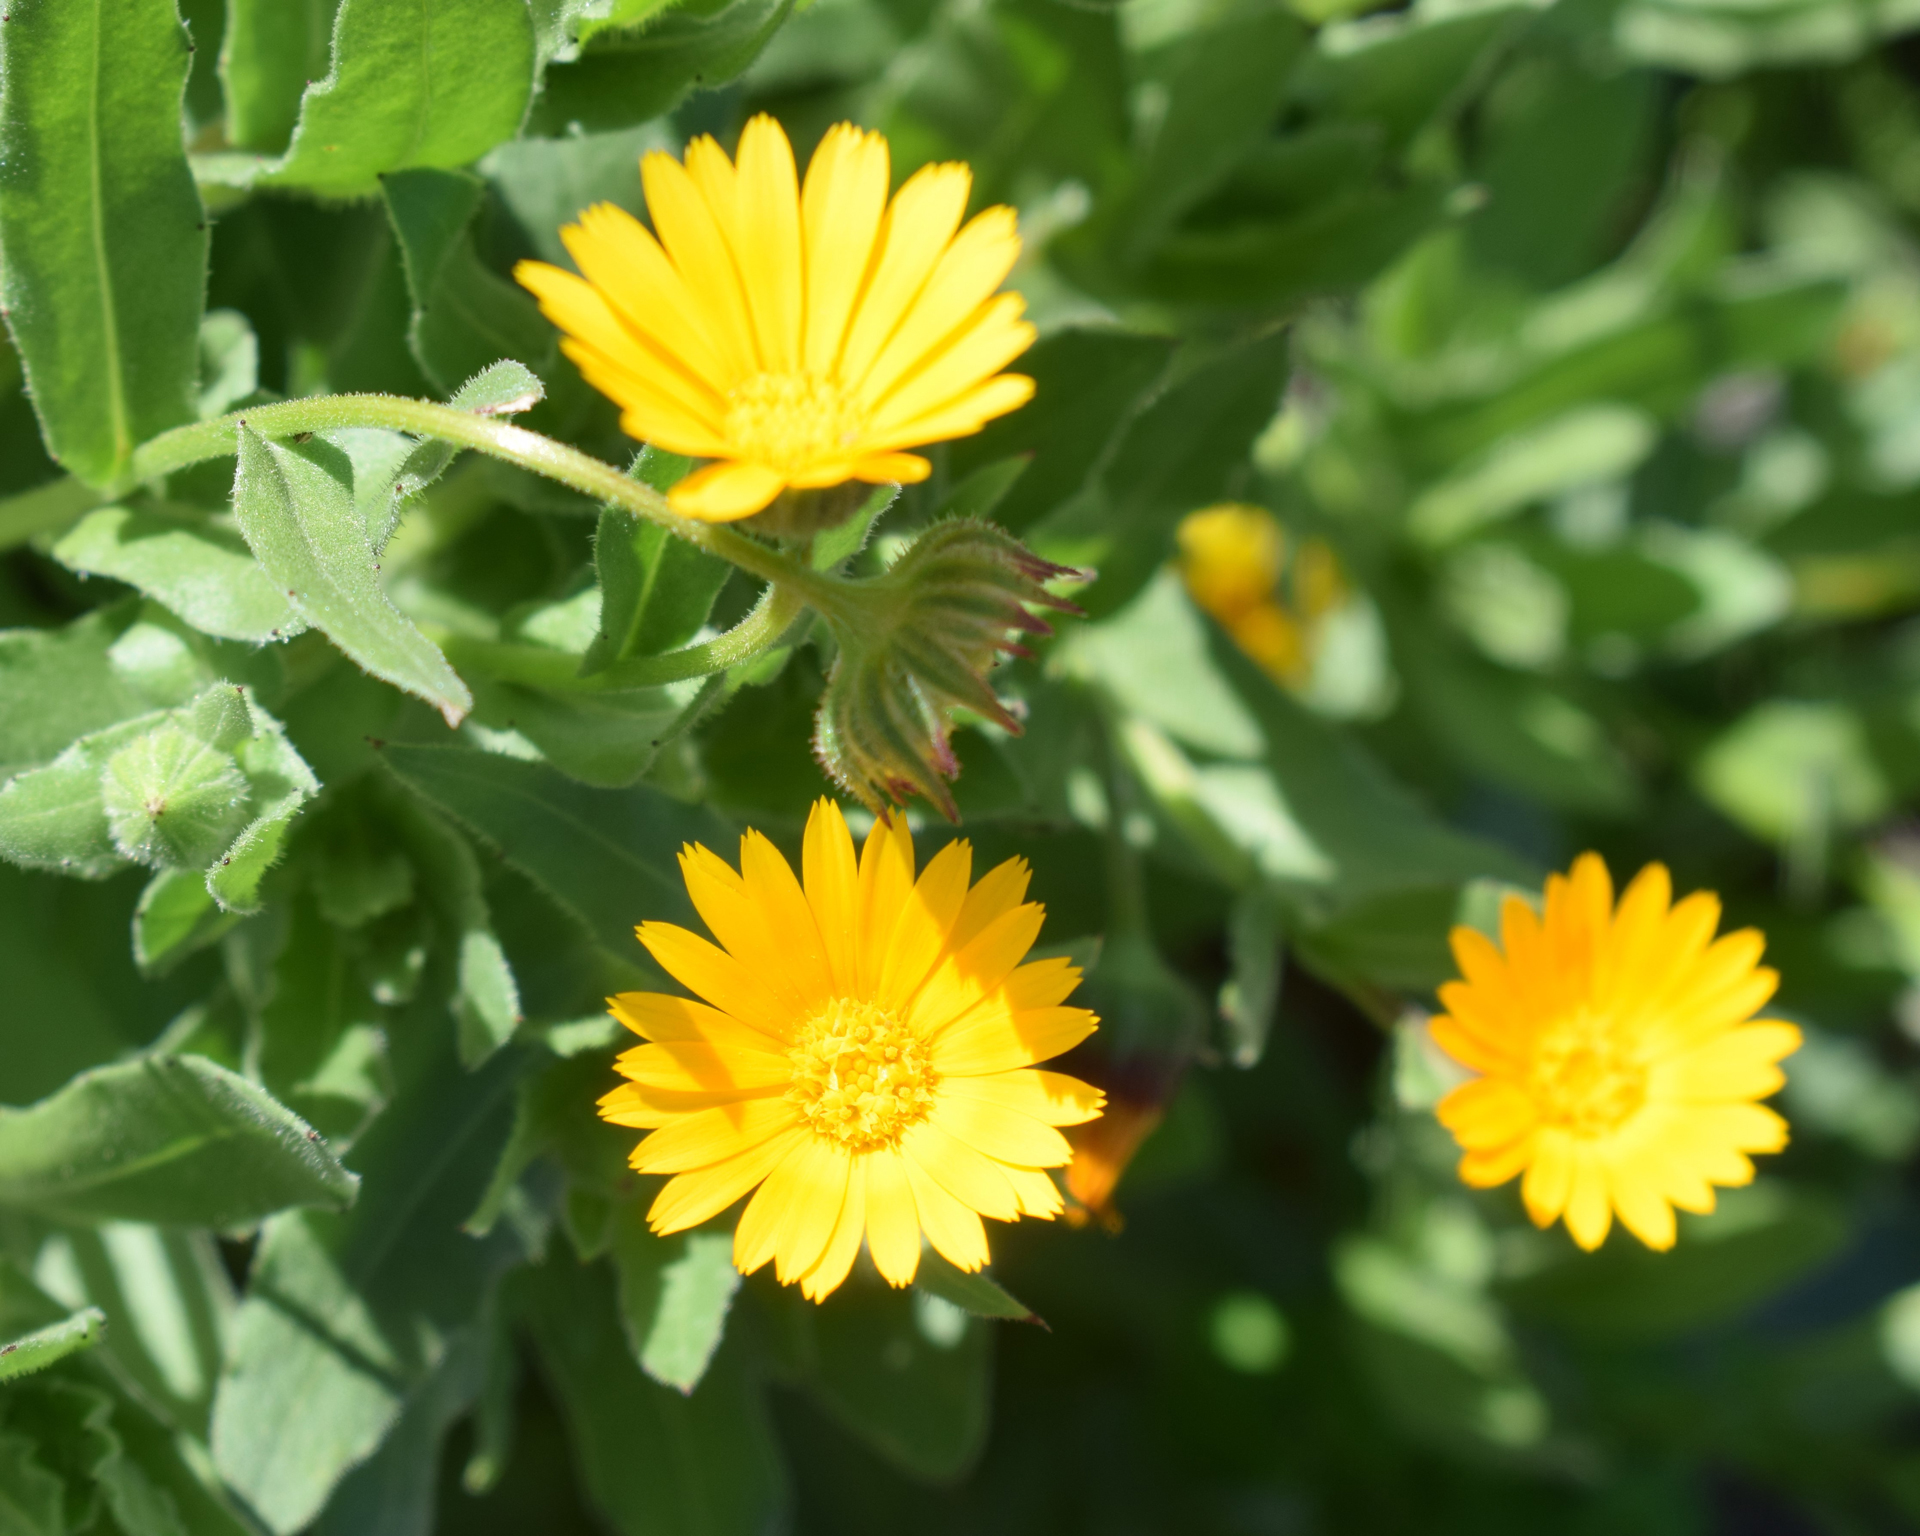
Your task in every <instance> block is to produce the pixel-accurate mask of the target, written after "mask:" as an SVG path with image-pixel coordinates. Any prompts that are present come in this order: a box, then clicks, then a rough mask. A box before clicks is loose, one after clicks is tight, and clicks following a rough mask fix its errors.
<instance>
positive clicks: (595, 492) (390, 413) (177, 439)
mask: <svg viewBox="0 0 1920 1536" xmlns="http://www.w3.org/2000/svg"><path fill="white" fill-rule="evenodd" d="M243 421H244V422H245V423H246V424H247V425H248V426H249V427H251V428H252V429H253V430H254V431H256V432H258V433H261V434H262V435H263V436H267V437H292V436H294V435H296V434H298V433H302V432H322V431H326V430H328V429H330V428H333V427H387V428H390V429H392V430H394V431H399V432H408V433H411V434H413V435H414V436H416V437H432V438H438V439H439V440H440V441H441V442H444V443H453V444H455V445H456V446H458V447H461V448H472V449H474V450H475V451H476V452H479V453H484V454H488V455H490V456H491V457H493V458H496V459H504V460H506V462H508V463H509V464H518V465H520V466H521V468H523V469H529V470H532V471H533V472H534V473H535V474H537V475H544V476H546V477H547V478H548V479H549V480H557V481H558V482H559V483H560V484H562V485H566V486H571V487H572V488H573V489H574V490H576V491H580V492H582V493H583V494H585V495H587V496H591V497H593V498H594V499H595V500H596V501H605V502H612V503H613V504H614V505H616V506H620V507H624V508H626V509H627V510H628V511H630V512H632V513H634V514H635V515H636V516H638V517H644V518H646V519H647V520H648V521H649V522H654V523H659V524H660V525H661V526H662V527H663V528H666V529H667V530H668V531H669V532H671V533H673V534H674V535H676V536H677V537H679V538H682V539H685V540H686V541H687V542H688V543H689V544H693V545H696V546H698V547H699V548H701V549H704V550H706V551H707V553H709V554H712V555H718V556H719V557H720V558H721V559H722V560H726V561H729V562H731V563H732V564H734V565H737V566H739V567H740V568H741V569H742V570H743V571H747V572H748V573H750V574H752V575H754V576H758V577H759V578H760V579H761V580H763V581H768V582H772V583H774V584H776V585H778V586H781V587H785V588H788V589H789V590H791V591H794V592H797V593H798V594H799V595H800V596H801V597H802V598H803V599H804V600H805V601H807V602H809V603H811V604H813V605H814V606H816V607H819V606H822V605H823V604H830V603H831V602H832V594H833V591H834V589H835V588H836V587H837V586H838V585H839V582H838V581H837V580H836V578H834V577H831V576H826V575H823V574H822V573H820V572H817V571H813V570H810V569H808V568H807V566H805V565H803V564H802V563H800V562H799V561H797V560H793V559H790V558H789V557H788V556H786V555H784V554H782V553H781V552H780V551H779V550H777V549H770V548H768V547H767V546H766V545H765V544H762V543H760V542H759V541H757V540H755V539H751V538H748V537H747V536H746V535H745V534H743V533H741V532H739V531H738V530H737V529H734V528H729V527H727V526H726V525H725V524H723V523H701V522H695V521H693V520H692V519H691V518H685V517H681V516H679V515H678V514H676V513H675V512H673V511H672V510H671V509H670V508H669V507H668V506H667V499H666V497H664V496H662V495H661V494H660V493H659V492H658V491H656V490H654V489H653V488H652V487H651V486H648V485H642V484H641V483H640V482H639V481H638V480H631V479H629V478H628V477H627V476H625V475H624V474H622V473H621V472H620V471H619V470H617V469H615V468H614V467H613V466H612V465H611V464H607V463H603V462H602V461H601V460H599V459H596V458H593V457H592V456H591V455H589V454H584V453H582V452H580V451H579V450H578V449H577V448H569V447H567V445H566V444H564V443H556V442H555V441H554V440H553V439H552V438H550V437H542V436H541V435H540V434H539V433H538V432H529V431H527V430H526V429H525V428H524V427H516V426H513V425H512V424H511V423H509V422H504V421H496V420H494V419H493V418H491V417H487V416H479V415H475V414H474V413H473V412H471V411H458V410H455V409H454V408H453V407H452V406H448V405H437V404H435V403H434V402H433V401H431V400H412V399H408V398H406V397H405V396H401V395H315V396H312V397H310V398H307V399H303V400H284V401H281V402H279V403H278V404H274V405H258V406H253V407H250V408H249V409H247V410H244V411H235V412H233V413H232V414H230V415H226V416H221V417H217V418H215V419H214V420H212V421H201V422H195V423H194V424H193V425H191V426H185V427H175V428H174V429H173V430H172V431H171V432H162V433H161V434H160V435H159V436H158V437H156V438H154V439H153V440H152V441H150V442H147V443H145V444H143V445H142V446H141V447H139V448H138V449H136V450H135V451H134V455H133V475H134V478H135V479H137V480H156V479H158V478H160V477H161V476H162V475H168V474H171V473H173V472H174V471H175V470H178V469H185V468H187V467H188V466H189V465H191V464H198V463H200V462H201V461H202V460H205V459H217V458H221V457H224V456H226V455H228V454H231V453H233V452H234V451H235V428H236V427H238V425H239V424H240V423H241V422H243Z"/></svg>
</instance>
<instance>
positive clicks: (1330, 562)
mask: <svg viewBox="0 0 1920 1536" xmlns="http://www.w3.org/2000/svg"><path fill="white" fill-rule="evenodd" d="M1179 541H1180V574H1181V576H1182V578H1183V579H1184V580H1185V581H1186V584H1187V591H1188V593H1190V594H1191V595H1192V597H1193V600H1194V602H1196V603H1198V604H1199V605H1200V607H1201V608H1203V609H1205V610H1206V612H1207V613H1209V614H1211V615H1212V616H1213V618H1214V619H1215V620H1216V621H1217V622H1218V623H1219V625H1220V627H1221V628H1222V629H1224V630H1226V632H1227V633H1228V634H1229V635H1231V636H1232V637H1233V641H1234V644H1236V645H1237V646H1239V647H1240V649H1241V650H1243V651H1245V652H1246V653H1247V655H1248V656H1249V657H1250V658H1252V660H1253V661H1254V662H1256V663H1257V664H1258V665H1259V666H1260V667H1261V668H1262V669H1263V670H1264V671H1265V672H1266V673H1267V674H1268V675H1269V676H1271V677H1272V678H1273V679H1274V680H1275V681H1276V682H1279V683H1283V684H1285V685H1287V686H1288V687H1294V688H1298V687H1301V686H1303V685H1304V684H1305V683H1306V682H1307V680H1308V678H1309V677H1310V676H1311V675H1312V673H1313V658H1314V651H1315V648H1316V646H1317V644H1318V640H1319V634H1320V629H1321V627H1322V625H1323V624H1324V623H1325V621H1326V618H1327V615H1328V614H1330V613H1331V612H1333V610H1334V609H1336V608H1338V607H1339V606H1340V605H1341V604H1342V603H1343V602H1345V601H1346V596H1347V586H1346V581H1345V579H1344V578H1343V577H1342V576H1341V574H1340V565H1339V562H1338V561H1337V560H1336V559H1335V558H1334V554H1333V551H1332V550H1331V549H1329V548H1327V546H1326V544H1325V543H1323V542H1322V541H1321V540H1319V539H1307V540H1305V541H1304V542H1302V543H1301V544H1300V545H1299V547H1298V548H1297V549H1295V550H1293V551H1292V552H1291V558H1289V551H1288V548H1287V536H1286V533H1285V532H1284V531H1283V530H1282V529H1281V527H1280V525H1279V523H1278V522H1276V521H1275V520H1274V518H1273V516H1272V514H1271V513H1269V512H1266V511H1265V510H1263V509H1262V508H1260V507H1250V506H1244V505H1241V504H1239V503H1237V502H1226V503H1222V504H1221V505H1219V506H1216V507H1203V508H1202V509H1201V510H1200V511H1198V512H1190V513H1188V514H1187V516H1186V517H1185V518H1183V519H1182V520H1181V523H1180V530H1179Z"/></svg>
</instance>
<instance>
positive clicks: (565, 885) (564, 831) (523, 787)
mask: <svg viewBox="0 0 1920 1536" xmlns="http://www.w3.org/2000/svg"><path fill="white" fill-rule="evenodd" d="M386 759H387V764H388V766H389V767H391V768H392V769H393V771H394V772H395V773H397V774H399V776H400V778H401V780H402V781H403V782H404V783H406V784H407V785H408V786H409V787H410V788H412V789H414V790H415V791H417V792H418V793H420V794H422V795H424V796H425V797H426V798H427V799H429V800H431V801H432V802H434V803H435V804H436V805H438V806H440V807H441V808H442V809H443V810H446V811H448V812H450V813H451V814H452V815H453V816H454V818H455V819H456V820H458V821H460V822H462V823H463V824H465V825H466V826H468V827H470V828H472V829H473V830H474V831H475V832H477V833H479V834H480V836H481V837H482V838H484V839H485V840H486V841H487V842H489V843H491V844H493V845H494V846H495V847H497V848H498V849H499V850H500V851H501V852H502V853H503V854H505V855H506V858H507V861H508V862H509V863H510V864H512V865H514V867H515V868H517V869H519V870H520V871H521V872H522V873H523V874H525V875H526V876H528V878H530V879H531V880H532V881H533V882H534V883H535V884H536V885H538V886H539V887H540V888H541V889H542V890H544V891H545V892H546V893H547V894H548V895H549V896H550V897H552V899H553V900H554V901H555V902H557V903H558V904H559V905H560V907H561V908H562V909H563V910H565V911H568V912H570V913H572V914H573V915H574V917H575V918H576V919H577V920H578V921H579V922H580V924H581V925H582V926H583V927H584V928H585V929H586V930H587V932H589V933H590V934H592V935H593V936H594V937H595V938H596V939H597V940H598V941H599V942H600V944H601V945H602V946H603V947H604V948H606V949H607V950H608V951H609V952H610V953H612V954H615V955H619V956H621V957H623V958H627V959H629V960H631V961H636V962H637V961H639V959H640V955H639V953H638V946H637V945H636V944H635V942H634V938H633V929H634V925H635V924H636V923H638V922H640V921H642V920H643V919H656V920H666V921H669V922H684V923H688V924H697V923H698V919H697V918H696V917H695V916H694V914H693V908H692V906H691V904H690V903H689V902H688V900H687V893H686V886H685V884H684V883H683V882H682V881H681V878H680V870H679V865H678V863H677V858H678V855H679V851H680V845H681V844H682V843H686V842H701V843H705V844H706V845H707V846H709V847H711V848H714V849H716V850H719V851H723V852H730V851H731V849H732V845H733V833H732V830H731V829H730V828H729V827H728V826H727V825H726V823H725V822H723V821H721V820H720V818H719V817H718V816H716V815H715V814H714V813H713V812H711V811H708V810H704V809H701V808H697V807H694V806H689V805H683V804H681V803H680V802H679V801H677V800H674V799H671V798H669V797H668V796H666V795H663V794H661V793H660V792H659V791H658V790H656V789H649V788H648V787H646V786H645V785H639V784H637V785H635V786H634V787H632V788H631V789H589V788H587V787H586V786H585V785H583V784H576V783H574V782H573V781H572V780H570V779H568V778H566V777H564V776H563V775H562V774H560V773H558V772H556V771H555V770H554V769H552V768H549V767H546V766H545V765H543V764H538V763H526V762H521V761H519V760H518V759H516V758H511V757H500V756H497V755H495V754H493V753H490V752H474V751H470V750H467V749H465V748H462V747H422V746H405V745H401V744H399V743H395V744H394V745H392V746H389V747H388V748H387V749H386Z"/></svg>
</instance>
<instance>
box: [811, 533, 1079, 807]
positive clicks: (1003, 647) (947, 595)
mask: <svg viewBox="0 0 1920 1536" xmlns="http://www.w3.org/2000/svg"><path fill="white" fill-rule="evenodd" d="M1077 574H1079V573H1077V572H1075V571H1073V570H1071V569H1070V568H1068V567H1065V566H1059V565H1055V564H1053V563H1052V562H1051V561H1047V560H1042V559H1041V558H1040V557H1039V556H1038V555H1036V554H1034V553H1033V551H1032V550H1030V549H1028V548H1027V547H1026V546H1025V545H1024V544H1022V543H1021V542H1020V541H1019V540H1018V539H1016V538H1015V537H1014V536H1013V535H1012V534H1010V533H1008V532H1006V531H1005V530H1004V529H1001V528H997V527H995V526H994V525H993V524H991V523H983V522H977V521H974V520H972V519H955V520H954V521H951V522H944V523H936V524H935V525H934V526H933V527H931V528H929V529H928V530H927V531H926V532H925V533H923V534H922V535H921V536H920V537H919V539H918V540H916V541H915V543H914V544H913V546H912V547H911V548H910V549H909V550H908V551H907V552H906V553H905V554H904V555H902V556H901V557H900V558H899V559H898V560H896V561H895V562H894V563H893V565H892V566H891V567H890V568H889V569H888V570H887V572H886V573H885V574H884V575H882V576H879V577H876V578H875V579H873V580H872V581H867V582H862V583H860V584H858V585H857V586H849V587H847V588H845V589H844V591H843V595H842V598H841V600H840V601H838V602H836V603H834V604H833V605H832V607H831V608H829V609H827V610H825V611H826V618H827V623H828V626H829V627H830V628H831V629H832V631H833V636H834V639H835V640H836V641H837V642H838V644H839V647H840V654H839V657H838V659H836V660H835V662H834V665H833V671H832V673H831V674H830V675H829V676H828V678H827V687H826V692H825V693H824V694H823V695H822V696H821V699H820V711H819V714H818V715H817V716H816V717H815V723H814V737H813V743H814V752H815V754H816V755H817V756H818V757H819V759H820V764H821V766H822V767H823V768H824V769H826V771H827V773H828V774H829V775H830V776H831V777H832V778H833V779H834V780H835V781H836V782H837V783H839V784H841V785H842V786H843V787H845V788H846V790H847V791H848V792H849V793H851V794H853V795H855V796H857V797H858V798H859V799H860V800H861V801H863V802H864V803H865V804H867V805H868V806H870V807H872V808H873V809H874V810H875V811H883V810H884V809H885V802H886V800H888V799H892V800H894V801H896V802H897V801H900V800H904V799H905V798H906V797H907V796H908V795H909V794H914V793H918V794H922V795H925V796H926V797H927V799H929V800H931V801H932V802H933V803H934V804H935V805H937V806H939V808H940V810H941V812H942V814H944V815H945V816H946V817H947V818H948V819H949V820H958V819H959V811H958V808H957V807H956V806H955V805H954V801H953V795H952V794H951V793H950V792H949V790H948V789H947V782H948V781H949V780H951V779H953V778H955V777H956V776H957V775H958V774H959V772H960V764H959V761H958V759H956V758H955V757H954V755H953V748H952V746H951V744H950V743H949V741H948V733H949V730H950V729H951V716H952V713H953V711H954V710H956V709H969V710H972V711H973V712H974V713H975V714H978V715H981V716H983V717H985V718H986V719H989V720H992V721H993V722H994V723H995V724H997V725H999V726H1001V727H1003V728H1004V729H1006V730H1008V731H1011V732H1013V733H1014V734H1016V735H1017V734H1018V733H1019V731H1020V722H1019V720H1018V719H1016V718H1015V716H1014V715H1013V713H1012V712H1011V711H1010V710H1009V709H1008V708H1007V707H1006V705H1005V704H1003V703H1002V702H1001V701H1000V699H999V698H997V697H996V696H995V694H994V692H993V689H992V688H991V687H990V686H989V685H988V683H987V679H986V674H987V672H988V671H989V670H990V669H991V668H992V667H993V666H994V664H995V663H996V662H998V661H999V659H1000V657H1001V656H1003V655H1014V656H1030V655H1031V654H1032V653H1031V652H1030V651H1029V650H1028V649H1027V648H1026V647H1025V646H1024V645H1022V644H1020V643H1019V642H1018V641H1017V640H1015V639H1014V638H1013V636H1014V635H1016V634H1023V635H1036V636H1042V635H1050V634H1052V633H1053V629H1052V626H1050V625H1049V624H1047V623H1046V621H1045V620H1043V619H1040V618H1038V617H1036V616H1035V615H1034V614H1032V613H1029V612H1028V611H1027V610H1028V605H1030V604H1031V605H1035V606H1044V607H1048V608H1054V609H1058V610H1060V611H1062V612H1065V613H1075V614H1077V613H1078V612H1079V611H1080V610H1079V609H1078V608H1076V607H1074V606H1073V604H1071V603H1069V602H1066V601H1065V600H1064V599H1062V598H1058V597H1055V596H1054V595H1053V594H1052V593H1050V592H1049V591H1047V589H1046V586H1045V583H1046V582H1048V581H1052V580H1055V579H1057V578H1059V577H1062V576H1071V575H1077Z"/></svg>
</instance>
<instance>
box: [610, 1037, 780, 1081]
mask: <svg viewBox="0 0 1920 1536" xmlns="http://www.w3.org/2000/svg"><path fill="white" fill-rule="evenodd" d="M613 1066H614V1070H615V1071H616V1072H618V1073H619V1074H620V1075H621V1076H622V1077H624V1078H626V1079H628V1080H629V1081H630V1082H635V1083H639V1084H642V1085H644V1086H649V1087H654V1088H670V1089H672V1090H674V1091H675V1092H677V1093H699V1092H706V1093H715V1092H721V1091H731V1092H734V1093H740V1092H743V1091H747V1090H751V1089H756V1088H774V1087H780V1088H784V1087H785V1086H786V1085H787V1083H788V1081H789V1080H790V1079H791V1078H792V1076H793V1068H792V1067H791V1065H790V1064H789V1063H788V1061H787V1059H786V1057H784V1056H775V1055H770V1054H768V1053H765V1052H761V1051H752V1052H748V1051H742V1050H738V1049H736V1048H734V1047H732V1046H718V1045H707V1044H696V1043H694V1042H691V1041H686V1040H676V1041H673V1042H672V1043H671V1044H667V1045H637V1046H635V1047H634V1048H633V1049H632V1050H630V1051H624V1052H622V1053H621V1055H620V1056H619V1058H618V1059H617V1060H616V1061H615V1062H614V1064H613Z"/></svg>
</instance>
